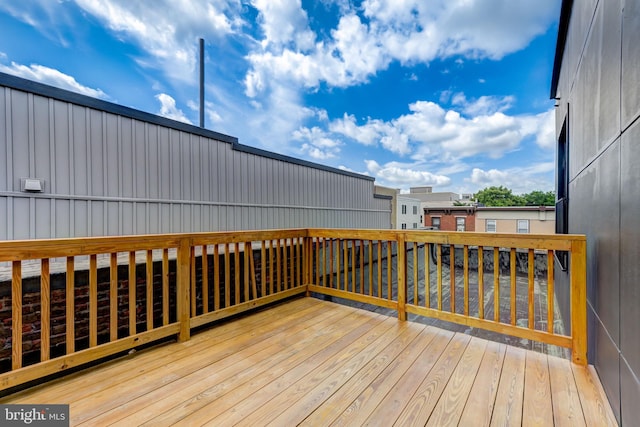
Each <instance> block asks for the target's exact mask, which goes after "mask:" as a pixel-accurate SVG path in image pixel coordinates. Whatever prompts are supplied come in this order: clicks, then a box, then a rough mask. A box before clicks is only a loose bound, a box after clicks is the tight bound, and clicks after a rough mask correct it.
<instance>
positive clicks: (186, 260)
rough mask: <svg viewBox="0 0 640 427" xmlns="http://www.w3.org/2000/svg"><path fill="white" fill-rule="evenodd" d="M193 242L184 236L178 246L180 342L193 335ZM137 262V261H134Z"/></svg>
mask: <svg viewBox="0 0 640 427" xmlns="http://www.w3.org/2000/svg"><path fill="white" fill-rule="evenodd" d="M190 255H191V242H190V239H188V238H186V237H183V238H182V239H180V246H179V247H178V259H177V262H176V269H177V271H176V275H177V283H176V318H177V321H178V324H179V325H180V329H179V332H178V342H185V341H187V340H189V338H190V337H191V321H190V317H191V316H190V315H189V305H190V304H189V301H190V298H191V297H190V296H189V291H190V286H189V279H190V276H191V274H190V272H189V270H190V268H191V256H190ZM134 264H135V262H134Z"/></svg>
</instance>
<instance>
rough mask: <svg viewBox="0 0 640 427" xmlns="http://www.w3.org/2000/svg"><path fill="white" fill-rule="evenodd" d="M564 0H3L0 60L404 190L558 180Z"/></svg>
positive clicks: (524, 188)
mask: <svg viewBox="0 0 640 427" xmlns="http://www.w3.org/2000/svg"><path fill="white" fill-rule="evenodd" d="M559 10H560V0H518V1H513V0H428V1H427V0H365V1H352V0H316V1H307V0H303V1H300V0H226V1H225V0H206V1H205V0H155V1H154V2H142V1H131V0H21V1H4V2H0V34H2V37H0V71H1V72H5V73H10V74H15V75H19V76H22V77H25V78H28V79H31V80H36V81H41V82H43V83H47V84H50V85H54V86H58V87H62V88H65V89H69V90H73V91H76V92H80V93H83V94H86V95H89V96H93V97H98V98H101V99H104V100H107V101H110V102H114V103H117V104H122V105H125V106H129V107H133V108H136V109H139V110H143V111H147V112H151V113H155V114H159V115H163V116H166V117H169V118H173V119H176V120H181V121H185V122H190V123H193V124H198V117H199V113H198V102H199V101H198V93H199V92H198V74H197V73H198V67H197V62H198V38H199V37H202V38H204V39H205V50H206V54H205V56H206V65H205V68H206V75H205V81H206V100H207V103H206V107H207V108H206V114H205V117H206V118H205V121H206V125H205V126H206V127H207V128H208V129H211V130H215V131H218V132H222V133H226V134H229V135H232V136H235V137H237V138H239V140H240V142H241V143H242V144H246V145H251V146H255V147H259V148H263V149H266V150H270V151H274V152H278V153H281V154H286V155H289V156H294V157H298V158H302V159H306V160H310V161H314V162H317V163H321V164H325V165H328V166H333V167H337V168H342V169H345V170H349V171H353V172H358V173H363V174H367V175H370V176H373V177H375V178H376V183H377V184H379V185H384V186H388V187H393V188H400V189H403V190H407V189H408V188H409V187H411V186H424V185H432V186H433V187H434V191H453V192H460V193H473V192H476V191H478V190H480V189H482V188H485V187H487V186H490V185H505V186H507V187H509V188H512V189H513V190H514V192H516V193H523V192H529V191H532V190H544V191H548V190H553V187H554V157H555V143H554V113H553V108H554V107H553V101H551V100H549V99H548V98H549V85H550V79H551V70H552V67H553V55H554V50H555V41H556V34H557V20H558V17H559Z"/></svg>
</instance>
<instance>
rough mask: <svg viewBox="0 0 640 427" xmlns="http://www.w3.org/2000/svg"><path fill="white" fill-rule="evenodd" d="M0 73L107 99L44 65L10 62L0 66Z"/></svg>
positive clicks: (94, 90) (100, 91)
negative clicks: (8, 64)
mask: <svg viewBox="0 0 640 427" xmlns="http://www.w3.org/2000/svg"><path fill="white" fill-rule="evenodd" d="M0 72H3V73H7V74H13V75H15V76H18V77H22V78H25V79H29V80H34V81H37V82H41V83H45V84H48V85H51V86H56V87H59V88H61V89H66V90H70V91H72V92H77V93H80V94H82V95H87V96H91V97H93V98H101V99H108V98H109V97H108V96H107V94H106V93H104V92H103V91H102V90H100V89H93V88H90V87H88V86H84V85H82V84H80V83H78V82H77V81H76V79H75V78H74V77H72V76H70V75H68V74H65V73H63V72H61V71H59V70H55V69H53V68H49V67H45V66H44V65H38V64H31V65H29V66H27V65H21V64H16V63H15V62H12V63H11V65H10V66H7V65H4V64H0Z"/></svg>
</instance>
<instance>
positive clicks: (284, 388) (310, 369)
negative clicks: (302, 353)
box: [185, 318, 397, 425]
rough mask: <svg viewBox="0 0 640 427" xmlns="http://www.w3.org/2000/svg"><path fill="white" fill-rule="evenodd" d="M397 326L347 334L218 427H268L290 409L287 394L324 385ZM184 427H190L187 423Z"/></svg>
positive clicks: (224, 416)
mask: <svg viewBox="0 0 640 427" xmlns="http://www.w3.org/2000/svg"><path fill="white" fill-rule="evenodd" d="M394 325H397V320H395V319H393V318H387V319H384V321H383V322H381V323H379V324H376V325H375V326H374V327H373V328H369V332H367V334H365V335H362V334H363V333H364V331H362V330H357V332H356V330H354V331H352V333H349V334H348V341H347V340H341V341H340V342H339V343H337V344H336V345H334V346H328V347H327V348H325V349H323V350H322V351H321V352H320V353H318V357H317V358H316V359H314V360H309V359H308V362H307V363H302V364H299V365H297V366H295V367H292V369H290V370H289V371H288V372H287V373H286V374H284V375H282V376H280V377H279V378H278V379H277V380H275V381H273V382H271V383H269V384H268V385H266V386H264V387H262V388H261V389H259V390H255V391H254V393H253V395H252V397H251V399H249V400H245V401H242V402H241V403H240V404H238V405H235V406H234V407H232V408H231V409H229V410H227V411H225V412H223V413H222V414H220V415H218V416H217V417H216V418H215V423H219V424H218V425H234V424H236V423H240V425H256V423H257V424H266V423H267V422H268V421H269V420H270V419H272V418H273V417H275V416H277V415H279V413H280V412H282V411H283V410H285V409H286V408H287V406H288V404H287V401H288V398H289V394H288V393H292V394H295V393H299V392H301V391H302V390H303V389H304V388H305V387H308V386H311V385H315V384H317V382H320V381H322V380H323V379H324V377H325V376H326V375H330V373H331V372H333V371H335V370H336V369H338V368H339V367H340V366H342V365H344V363H346V362H347V361H348V360H349V359H351V358H352V357H353V356H354V355H357V354H359V353H360V352H361V351H362V350H364V349H366V348H367V347H368V346H369V345H370V344H372V341H373V342H374V343H375V342H377V343H378V345H380V343H381V340H379V338H380V337H385V338H388V337H390V336H392V335H393V330H394ZM389 331H391V332H389ZM345 337H347V336H345ZM345 341H347V342H345ZM302 378H305V381H304V382H300V384H299V385H300V386H301V387H302V388H301V389H299V388H297V386H294V384H298V382H299V381H300V380H301V379H302ZM305 383H306V385H305ZM274 412H275V413H274ZM185 421H188V422H190V420H186V419H185ZM185 425H189V424H187V423H185Z"/></svg>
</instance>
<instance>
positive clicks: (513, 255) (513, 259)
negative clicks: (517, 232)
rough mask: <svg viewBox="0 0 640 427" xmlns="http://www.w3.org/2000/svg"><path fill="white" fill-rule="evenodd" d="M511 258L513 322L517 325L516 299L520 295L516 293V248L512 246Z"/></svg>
mask: <svg viewBox="0 0 640 427" xmlns="http://www.w3.org/2000/svg"><path fill="white" fill-rule="evenodd" d="M509 258H510V259H509V265H510V267H511V324H512V325H515V324H516V314H517V313H516V311H517V307H516V301H517V297H518V296H517V295H516V280H517V278H516V267H517V265H516V248H511V251H510V254H509Z"/></svg>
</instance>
